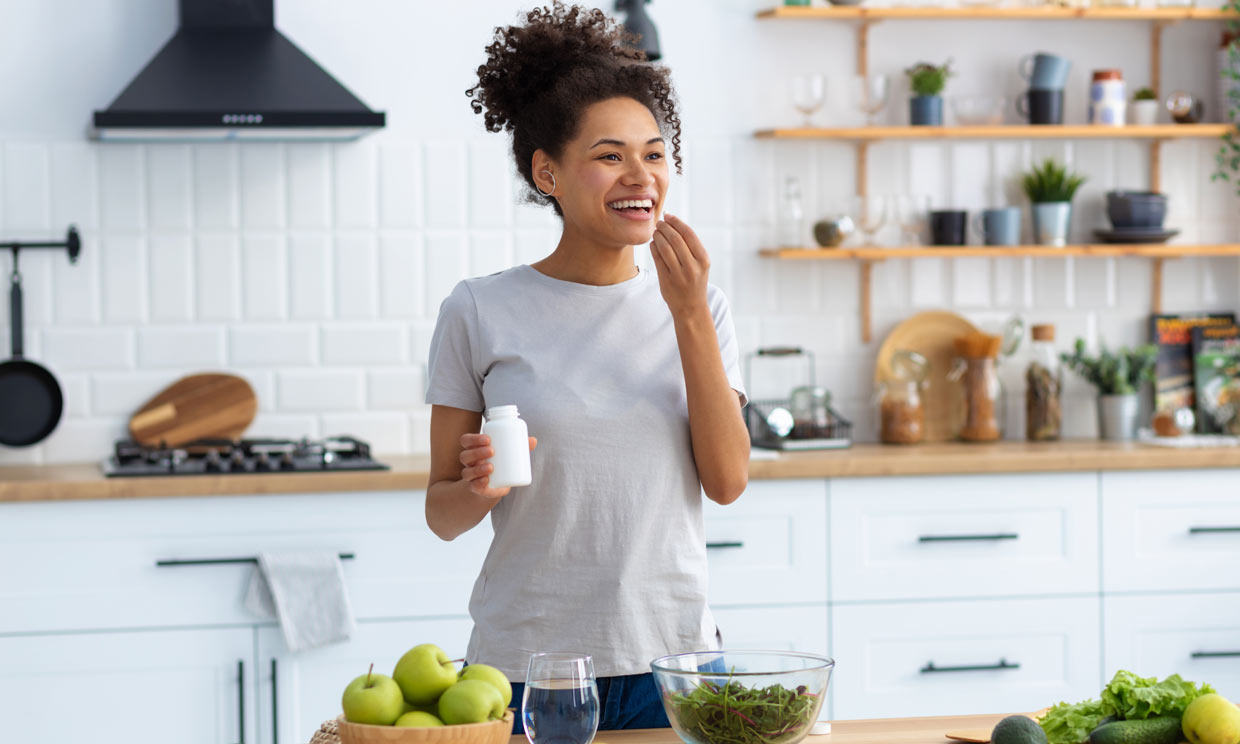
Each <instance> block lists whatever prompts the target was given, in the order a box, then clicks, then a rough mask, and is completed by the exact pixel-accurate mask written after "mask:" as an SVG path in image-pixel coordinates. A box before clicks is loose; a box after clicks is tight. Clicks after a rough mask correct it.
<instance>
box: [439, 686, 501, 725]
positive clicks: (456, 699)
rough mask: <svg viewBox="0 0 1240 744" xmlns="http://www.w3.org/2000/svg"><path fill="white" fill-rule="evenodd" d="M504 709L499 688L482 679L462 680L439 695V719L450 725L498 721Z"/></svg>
mask: <svg viewBox="0 0 1240 744" xmlns="http://www.w3.org/2000/svg"><path fill="white" fill-rule="evenodd" d="M504 711H505V708H504V699H503V698H502V697H500V696H499V690H496V689H495V687H494V686H493V685H491V684H490V683H487V682H483V681H482V680H480V679H465V680H461V681H460V682H457V683H456V684H454V685H452V686H451V687H449V688H448V689H446V690H444V692H443V694H442V695H440V696H439V719H440V720H442V721H443V722H444V723H446V724H448V725H449V726H453V725H455V724H458V723H482V722H484V721H498V720H499V719H501V718H503V717H504Z"/></svg>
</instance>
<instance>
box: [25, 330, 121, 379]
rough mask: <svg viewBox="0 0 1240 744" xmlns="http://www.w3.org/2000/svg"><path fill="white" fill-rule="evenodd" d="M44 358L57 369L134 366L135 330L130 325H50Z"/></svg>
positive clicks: (98, 368)
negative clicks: (115, 326) (64, 326)
mask: <svg viewBox="0 0 1240 744" xmlns="http://www.w3.org/2000/svg"><path fill="white" fill-rule="evenodd" d="M40 356H41V357H42V359H41V360H40V361H42V362H44V363H46V364H47V365H48V366H49V367H52V368H53V369H54V370H56V371H59V370H62V369H63V370H68V371H72V370H107V369H133V365H134V332H133V330H132V329H128V328H49V329H47V330H45V331H43V348H42V350H41V352H40Z"/></svg>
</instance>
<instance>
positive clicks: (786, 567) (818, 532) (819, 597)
mask: <svg viewBox="0 0 1240 744" xmlns="http://www.w3.org/2000/svg"><path fill="white" fill-rule="evenodd" d="M704 519H705V527H706V552H707V557H708V561H709V565H710V604H711V606H712V607H725V606H735V605H762V604H790V603H794V602H797V603H800V602H803V603H812V602H826V601H827V535H826V533H827V485H826V481H823V480H780V481H753V482H750V484H749V488H747V489H746V490H745V493H744V494H743V495H742V496H741V497H740V498H739V499H737V500H736V501H735V502H733V503H731V504H728V505H727V506H720V505H718V504H716V503H714V502H713V501H707V502H706V508H705V514H704Z"/></svg>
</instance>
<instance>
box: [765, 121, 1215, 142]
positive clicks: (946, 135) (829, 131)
mask: <svg viewBox="0 0 1240 744" xmlns="http://www.w3.org/2000/svg"><path fill="white" fill-rule="evenodd" d="M1235 129H1236V127H1235V125H1233V124H1215V123H1210V124H1155V125H1153V126H1136V125H1128V126H1123V127H1112V126H1101V125H1095V124H1046V125H1028V124H998V125H994V126H952V127H924V126H919V127H914V126H897V127H827V128H806V129H761V130H759V131H758V132H756V133H755V135H754V136H756V137H758V138H759V139H837V140H858V141H880V140H935V139H953V140H981V139H1143V140H1163V139H1186V138H1201V139H1215V138H1219V137H1222V136H1223V135H1225V134H1227V133H1228V132H1231V131H1235Z"/></svg>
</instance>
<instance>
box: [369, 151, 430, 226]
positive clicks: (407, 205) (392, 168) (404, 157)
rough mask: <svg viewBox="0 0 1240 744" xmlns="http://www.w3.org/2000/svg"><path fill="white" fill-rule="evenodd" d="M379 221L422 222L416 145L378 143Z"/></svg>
mask: <svg viewBox="0 0 1240 744" xmlns="http://www.w3.org/2000/svg"><path fill="white" fill-rule="evenodd" d="M378 160H379V163H378V167H379V224H380V225H381V226H382V227H386V228H410V227H420V226H421V225H422V207H423V201H422V156H421V153H420V152H419V150H418V147H417V145H414V144H410V143H407V142H400V143H393V142H389V143H385V144H383V145H381V146H380V147H379V153H378Z"/></svg>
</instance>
